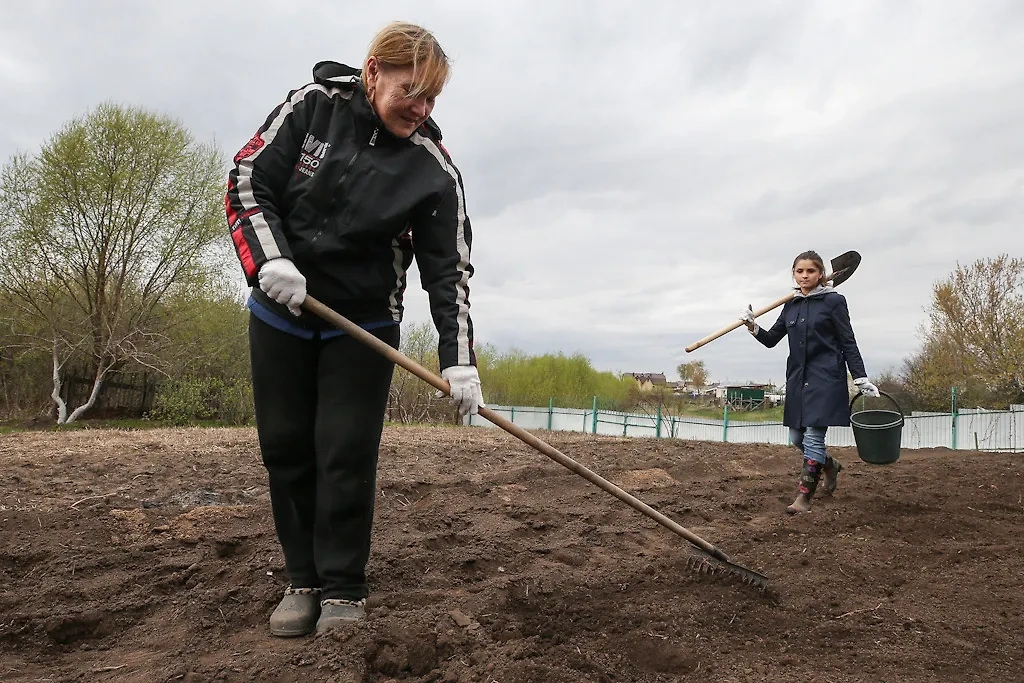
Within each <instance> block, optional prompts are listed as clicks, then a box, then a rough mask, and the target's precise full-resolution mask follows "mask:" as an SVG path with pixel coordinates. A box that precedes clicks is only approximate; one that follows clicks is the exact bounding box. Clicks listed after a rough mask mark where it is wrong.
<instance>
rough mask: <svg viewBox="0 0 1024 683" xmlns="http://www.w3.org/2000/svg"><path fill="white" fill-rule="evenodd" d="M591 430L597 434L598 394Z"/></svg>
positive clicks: (595, 400)
mask: <svg viewBox="0 0 1024 683" xmlns="http://www.w3.org/2000/svg"><path fill="white" fill-rule="evenodd" d="M591 431H592V432H593V433H594V434H597V396H595V397H594V426H593V429H591Z"/></svg>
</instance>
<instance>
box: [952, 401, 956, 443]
mask: <svg viewBox="0 0 1024 683" xmlns="http://www.w3.org/2000/svg"><path fill="white" fill-rule="evenodd" d="M951 412H952V415H953V450H954V451H955V450H956V387H953V389H952V400H951Z"/></svg>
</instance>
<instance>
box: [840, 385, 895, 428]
mask: <svg viewBox="0 0 1024 683" xmlns="http://www.w3.org/2000/svg"><path fill="white" fill-rule="evenodd" d="M878 393H879V395H880V396H885V397H886V398H887V399H889V400H890V401H892V403H893V405H894V406H896V412H897V413H899V416H900V426H901V427H902V426H903V425H904V424H905V421H904V419H903V409H902V408H900V404H899V403H897V402H896V399H894V398H893V397H892V396H890V395H889V394H887V393H885V392H884V391H881V390H880V391H879V392H878ZM860 397H861V394H859V393H858V394H857V395H856V396H854V397H853V398H851V399H850V413H851V414H852V413H853V404H854V402H855V401H856V400H857V399H858V398H860Z"/></svg>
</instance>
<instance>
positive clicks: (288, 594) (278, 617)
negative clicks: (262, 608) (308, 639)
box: [270, 588, 320, 638]
mask: <svg viewBox="0 0 1024 683" xmlns="http://www.w3.org/2000/svg"><path fill="white" fill-rule="evenodd" d="M319 616H320V589H319V588H289V589H288V590H286V591H285V592H284V598H283V599H282V600H281V604H279V605H278V606H277V609H275V610H274V613H273V614H271V615H270V632H271V633H272V634H273V635H275V636H279V637H281V638H294V637H296V636H304V635H306V634H308V633H312V632H313V629H315V628H316V620H317V617H319Z"/></svg>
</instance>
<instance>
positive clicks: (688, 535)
mask: <svg viewBox="0 0 1024 683" xmlns="http://www.w3.org/2000/svg"><path fill="white" fill-rule="evenodd" d="M302 307H303V308H305V309H306V310H307V311H309V312H310V313H314V314H316V315H317V316H319V317H320V318H322V319H323V320H326V321H327V322H329V323H331V324H332V325H334V326H335V327H337V328H339V329H341V330H344V331H345V332H346V333H347V334H349V335H351V336H352V337H355V338H356V339H358V340H359V341H361V342H363V343H364V344H366V345H367V346H369V347H371V348H372V349H374V350H375V351H377V352H378V353H380V354H381V355H382V356H384V357H385V358H387V359H388V360H390V361H392V362H393V363H395V364H396V365H398V366H400V367H402V368H405V369H406V370H408V371H409V372H411V373H412V374H414V375H416V376H417V377H419V378H420V379H422V380H423V381H424V382H426V383H427V384H429V385H430V386H432V387H434V388H435V389H439V390H440V391H443V392H444V393H445V394H449V393H451V387H450V386H449V385H448V382H446V381H444V379H442V378H441V377H439V376H438V375H435V374H434V373H433V372H431V371H430V370H427V369H426V368H425V367H423V366H422V365H420V364H419V363H417V362H416V361H414V360H413V359H412V358H409V357H408V356H406V355H405V354H404V353H402V352H401V351H399V350H397V349H395V348H394V347H392V346H390V345H389V344H387V343H385V342H383V341H381V340H380V339H378V338H377V337H375V336H373V335H372V334H370V333H369V332H367V331H366V330H364V329H363V328H361V327H359V326H358V325H356V324H355V323H353V322H352V321H350V320H348V319H347V318H345V317H344V316H342V315H341V314H339V313H337V312H335V311H333V310H331V309H330V308H328V307H327V306H325V305H324V304H322V303H320V302H319V301H317V300H316V299H314V298H313V297H311V296H306V300H305V301H303V303H302ZM480 415H481V416H482V417H483V418H484V419H486V420H487V421H489V422H490V423H491V424H494V425H496V426H498V427H501V428H502V429H504V430H505V431H506V432H508V433H509V434H511V435H512V436H514V437H516V438H517V439H519V440H520V441H522V442H523V443H525V444H526V445H528V446H531V447H532V448H534V449H535V450H537V451H539V452H540V453H543V454H544V455H546V456H548V457H549V458H551V459H552V460H554V461H555V462H557V463H558V464H559V465H561V466H563V467H565V468H566V469H568V470H569V471H571V472H574V473H575V474H578V475H580V476H581V477H583V478H584V479H586V480H587V481H589V482H590V483H591V484H594V485H595V486H597V487H598V488H600V489H603V490H604V491H606V492H607V493H610V494H611V495H613V496H615V497H616V498H618V499H619V500H621V501H622V502H624V503H626V504H627V505H629V506H630V507H632V508H633V509H634V510H637V511H638V512H641V513H643V514H644V515H646V516H647V517H649V518H650V519H653V520H654V521H655V522H657V523H658V524H661V525H662V526H663V527H665V528H666V529H668V530H670V531H673V532H675V533H676V534H678V535H679V536H682V537H683V538H685V539H686V540H687V541H689V542H690V543H692V544H693V545H695V546H697V547H698V548H700V549H701V550H703V551H704V552H706V553H708V554H709V555H711V556H712V557H714V558H716V559H719V560H722V561H723V562H729V561H730V560H729V557H728V556H727V555H726V554H725V553H724V552H722V551H721V550H719V549H718V548H716V547H715V546H713V545H711V544H710V543H708V542H707V541H705V540H704V539H703V538H701V537H700V536H698V535H696V534H695V533H693V532H692V531H690V530H689V529H687V528H686V527H684V526H682V525H680V524H678V523H676V522H674V521H672V520H671V519H669V518H668V517H666V516H665V515H663V514H662V513H660V512H658V511H657V510H655V509H654V508H652V507H651V506H650V505H648V504H647V503H644V502H643V501H641V500H640V499H639V498H637V497H636V496H633V495H631V494H629V493H627V492H626V491H623V490H622V489H621V488H619V487H618V486H616V485H615V484H613V483H611V482H610V481H608V480H607V479H605V478H604V477H602V476H600V475H599V474H597V473H596V472H593V471H592V470H589V469H587V468H586V467H584V466H583V465H581V464H580V463H578V462H576V461H575V460H573V459H572V458H570V457H569V456H567V455H565V454H564V453H562V452H561V451H559V450H558V449H557V448H554V447H553V446H550V445H548V444H547V443H545V442H543V441H541V440H540V439H539V438H537V437H536V436H534V435H533V434H531V433H530V432H528V431H526V430H525V429H523V428H522V427H519V426H518V425H515V424H513V423H511V422H509V421H508V420H506V419H505V418H504V417H502V416H501V415H499V414H498V413H496V412H494V411H493V410H491V409H490V408H484V407H481V408H480Z"/></svg>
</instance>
